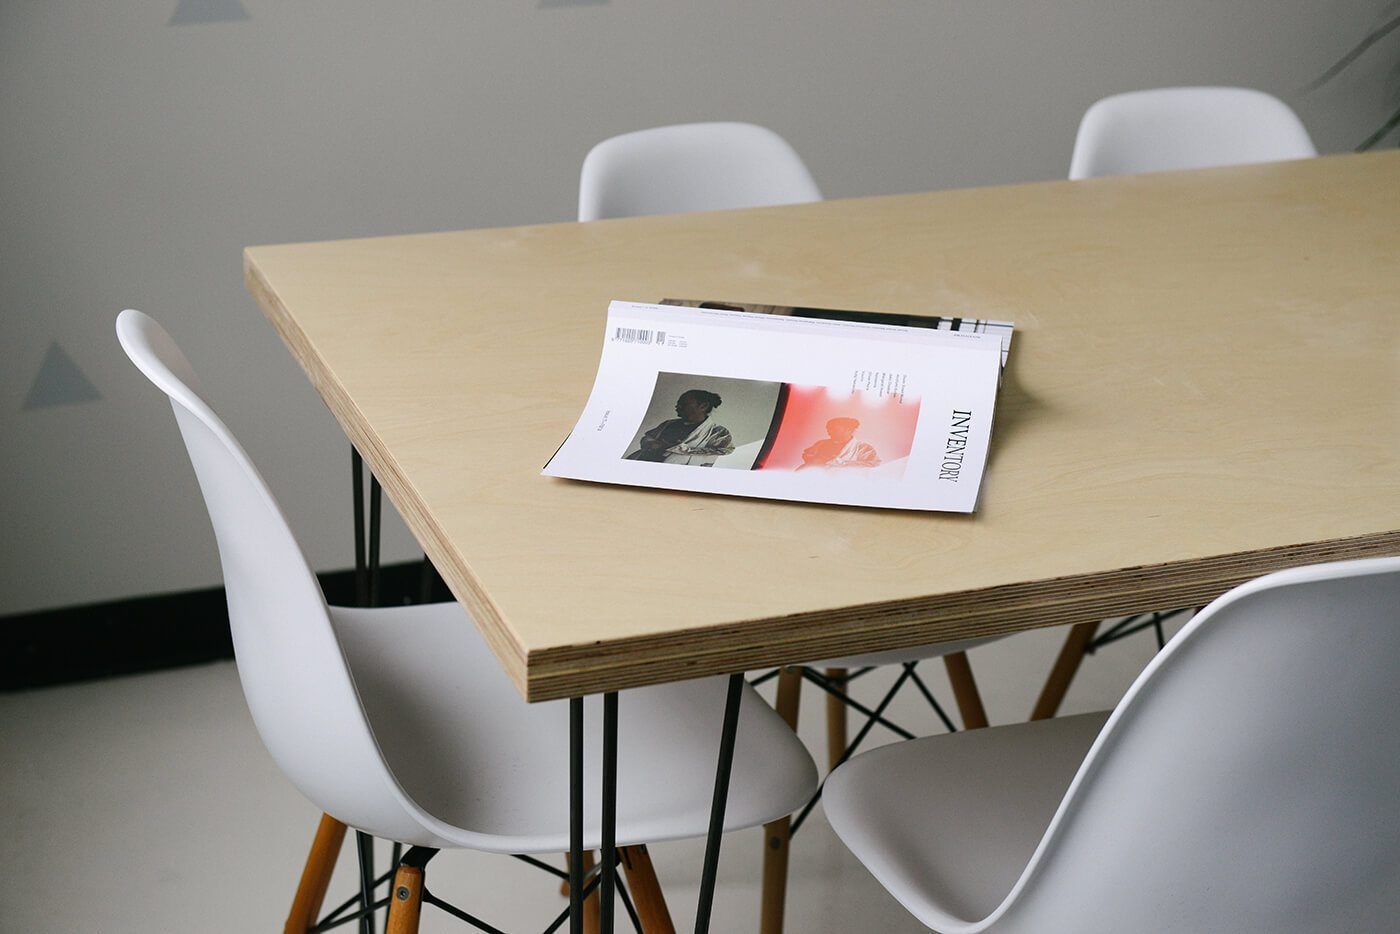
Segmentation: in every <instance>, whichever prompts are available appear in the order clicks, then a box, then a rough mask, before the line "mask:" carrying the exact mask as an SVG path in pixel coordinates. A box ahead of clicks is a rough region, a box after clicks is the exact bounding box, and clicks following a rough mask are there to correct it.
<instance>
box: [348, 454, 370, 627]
mask: <svg viewBox="0 0 1400 934" xmlns="http://www.w3.org/2000/svg"><path fill="white" fill-rule="evenodd" d="M350 482H351V484H352V485H353V487H354V489H353V491H352V493H353V497H354V504H355V505H354V509H355V605H356V606H366V605H368V604H369V577H368V575H366V574H365V462H364V460H363V459H362V458H361V457H360V452H359V451H358V450H357V449H356V448H355V446H354V445H353V444H352V445H351V446H350Z"/></svg>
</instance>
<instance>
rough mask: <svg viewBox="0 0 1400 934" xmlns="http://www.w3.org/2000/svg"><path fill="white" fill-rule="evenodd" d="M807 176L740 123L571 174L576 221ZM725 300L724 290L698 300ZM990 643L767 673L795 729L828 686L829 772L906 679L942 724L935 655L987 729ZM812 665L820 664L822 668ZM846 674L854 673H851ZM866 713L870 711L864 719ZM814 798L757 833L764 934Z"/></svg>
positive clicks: (644, 136)
mask: <svg viewBox="0 0 1400 934" xmlns="http://www.w3.org/2000/svg"><path fill="white" fill-rule="evenodd" d="M821 197H822V195H821V191H820V190H819V189H818V187H817V184H816V182H815V181H813V180H812V175H811V173H810V172H808V171H807V167H806V166H805V165H804V164H803V162H802V159H801V157H800V156H798V154H797V152H796V151H795V150H794V149H793V148H792V146H790V145H789V144H788V143H787V141H786V140H784V139H783V138H782V137H781V136H779V135H778V134H777V133H774V132H773V131H772V130H769V129H766V128H764V127H760V126H754V125H752V124H748V123H691V124H683V125H679V126H664V127H656V128H654V129H650V130H639V131H637V132H635V133H626V134H623V135H622V136H614V137H613V138H611V139H607V140H604V141H603V142H601V143H599V144H598V145H596V146H594V147H593V149H592V150H591V151H590V152H589V153H588V156H587V157H586V158H585V159H584V161H583V171H582V173H581V175H580V178H579V209H578V219H579V220H580V221H592V220H600V219H604V218H610V217H630V216H636V215H647V214H668V213H678V212H684V211H717V210H722V209H729V208H752V207H764V206H767V205H775V204H794V203H803V202H811V201H820V200H821ZM696 297H698V298H706V299H715V300H721V301H722V300H724V299H726V298H730V297H732V296H722V295H715V296H696ZM990 641H992V640H991V639H974V640H969V641H966V642H958V643H943V644H937V645H928V646H923V647H921V648H917V649H905V650H902V651H896V652H880V653H875V654H870V655H858V656H851V657H847V658H836V659H826V660H824V661H814V662H811V663H809V664H807V665H802V666H797V667H794V668H790V669H787V670H784V671H782V672H775V673H773V674H774V675H776V676H777V677H778V678H779V681H778V696H777V702H776V703H777V709H778V710H779V712H780V713H782V715H783V716H784V718H785V719H786V720H787V721H788V722H789V723H790V724H792V725H793V726H794V727H795V726H796V723H797V716H798V707H799V703H798V699H799V697H800V687H801V681H802V679H804V678H805V679H806V680H808V681H810V682H812V683H814V684H816V685H818V686H819V687H821V688H822V689H823V690H825V691H827V692H828V703H827V707H826V715H827V760H828V763H829V764H830V766H831V767H832V768H834V767H835V766H836V765H837V764H839V763H841V762H843V761H845V759H846V758H847V757H848V756H850V755H851V754H852V753H853V751H854V750H855V748H856V746H858V745H859V743H860V742H861V741H862V740H863V739H864V737H865V736H866V734H867V733H868V732H869V730H870V728H871V727H872V726H873V725H875V724H876V723H879V724H882V725H885V726H887V727H889V728H891V729H893V730H895V732H896V733H898V734H899V735H901V736H905V737H907V736H910V735H912V734H910V733H908V731H906V730H904V729H903V728H902V727H899V726H898V725H897V724H891V723H890V722H889V721H888V720H887V719H885V718H884V716H883V714H884V711H885V707H886V706H887V705H888V704H889V702H890V701H891V700H893V698H894V696H895V694H896V692H897V691H898V690H899V689H900V688H901V687H902V686H904V685H906V684H908V683H913V684H914V685H915V686H916V687H918V688H919V690H920V691H921V692H922V693H923V695H924V696H925V697H926V698H927V699H928V701H929V702H930V704H931V705H932V706H933V708H934V710H935V712H936V713H937V714H938V716H939V717H940V718H941V719H942V721H943V723H944V725H945V726H947V728H948V729H950V730H951V729H953V724H952V721H951V720H949V719H948V718H947V716H946V714H944V712H943V709H942V708H941V707H940V706H939V705H938V702H937V701H936V700H935V699H934V698H933V695H932V694H931V693H930V692H929V691H928V688H927V686H926V685H925V684H924V683H923V681H922V679H921V678H920V677H919V674H918V672H917V671H915V666H916V665H917V664H918V662H919V661H921V660H924V659H929V658H935V657H942V658H943V659H944V661H945V664H946V666H947V668H948V674H949V678H950V680H951V681H952V683H953V687H954V691H955V694H956V697H957V700H958V705H959V708H960V711H961V713H962V716H963V721H964V725H965V726H969V727H980V726H985V725H986V714H985V713H984V712H983V710H982V701H981V698H980V697H979V696H978V692H977V684H976V682H975V681H974V680H973V677H972V669H971V667H970V666H969V665H968V662H967V656H966V655H965V654H964V653H965V652H966V650H967V649H970V648H972V647H973V646H976V645H981V644H983V643H985V642H990ZM890 664H901V665H903V666H904V671H903V672H902V673H901V674H900V676H899V678H898V680H896V682H895V684H894V687H893V688H892V689H890V690H888V691H887V692H886V693H885V695H884V697H883V698H882V699H881V700H880V701H879V702H878V703H877V704H876V705H874V707H873V708H872V707H868V706H866V705H864V704H861V703H859V702H858V701H855V700H854V699H852V698H851V697H849V695H848V694H847V692H846V690H845V689H846V688H847V686H848V684H849V679H850V678H851V677H855V676H858V675H859V674H862V673H864V672H865V671H868V670H869V669H871V668H874V667H877V666H881V665H890ZM817 669H824V671H825V674H821V673H818V671H817ZM852 672H854V674H852ZM848 706H850V707H852V708H853V709H855V710H857V711H858V712H859V713H861V714H863V715H864V716H865V717H866V718H867V719H866V722H865V724H864V726H863V727H862V729H861V730H860V731H859V732H858V733H857V735H856V739H855V741H854V742H853V743H848V741H847V733H846V710H847V707H848ZM872 715H873V716H872ZM815 801H816V799H815V796H813V798H812V799H811V800H809V801H808V802H807V803H806V807H804V809H803V810H802V812H801V813H800V814H798V816H797V818H796V820H795V821H790V820H789V819H788V818H786V817H784V818H782V819H781V820H779V821H776V822H774V823H772V824H771V825H769V826H768V827H766V828H765V829H764V849H763V854H764V870H763V879H764V882H763V907H762V934H778V932H780V931H781V930H782V926H783V907H784V902H785V892H786V885H787V844H788V838H789V836H790V834H791V833H793V832H795V831H796V829H797V827H798V826H799V825H800V824H801V822H802V820H803V819H804V818H805V817H806V815H807V813H808V812H809V811H810V809H811V807H812V805H813V804H815Z"/></svg>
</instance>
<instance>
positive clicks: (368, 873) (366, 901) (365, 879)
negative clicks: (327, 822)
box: [355, 830, 393, 934]
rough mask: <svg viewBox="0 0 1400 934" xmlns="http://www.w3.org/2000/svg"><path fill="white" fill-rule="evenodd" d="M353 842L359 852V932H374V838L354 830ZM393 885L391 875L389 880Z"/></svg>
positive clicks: (370, 933) (361, 933)
mask: <svg viewBox="0 0 1400 934" xmlns="http://www.w3.org/2000/svg"><path fill="white" fill-rule="evenodd" d="M355 844H356V847H357V849H358V850H359V853H360V907H361V908H362V909H363V910H364V914H362V915H360V934H374V912H373V911H370V910H369V906H370V905H373V904H374V838H373V837H371V836H370V835H369V834H367V833H365V832H364V831H363V830H357V831H355ZM389 884H390V885H393V880H392V877H391V879H390V882H389Z"/></svg>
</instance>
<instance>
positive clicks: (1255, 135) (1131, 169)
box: [1069, 88, 1317, 179]
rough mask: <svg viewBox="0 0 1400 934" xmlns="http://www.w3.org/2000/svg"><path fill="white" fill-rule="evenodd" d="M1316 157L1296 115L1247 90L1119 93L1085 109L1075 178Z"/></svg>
mask: <svg viewBox="0 0 1400 934" xmlns="http://www.w3.org/2000/svg"><path fill="white" fill-rule="evenodd" d="M1315 155H1317V149H1316V148H1315V147H1314V146H1313V143H1312V140H1311V139H1310V138H1309V137H1308V131H1307V129H1306V128H1304V126H1303V123H1302V121H1300V120H1299V119H1298V115H1297V114H1295V113H1294V112H1293V111H1292V110H1290V109H1289V107H1288V105H1287V104H1285V103H1284V102H1283V101H1281V100H1279V99H1278V98H1276V97H1272V96H1270V95H1268V94H1265V93H1264V92H1263V91H1253V90H1250V89H1248V88H1157V89H1155V90H1150V91H1133V92H1131V93H1128V94H1116V95H1114V96H1113V97H1105V98H1104V99H1103V100H1101V101H1098V102H1097V103H1095V104H1094V105H1093V106H1092V107H1090V108H1089V109H1088V110H1087V111H1085V113H1084V119H1083V120H1081V121H1080V123H1079V135H1078V137H1077V138H1076V139H1075V141H1074V155H1073V157H1072V158H1071V159H1070V168H1069V177H1070V178H1075V179H1077V178H1094V177H1096V176H1100V175H1131V174H1133V173H1136V172H1161V171H1167V170H1171V169H1203V168H1209V167H1211V166H1218V165H1238V164H1241V163H1246V162H1278V161H1282V160H1284V159H1306V158H1308V157H1309V156H1315Z"/></svg>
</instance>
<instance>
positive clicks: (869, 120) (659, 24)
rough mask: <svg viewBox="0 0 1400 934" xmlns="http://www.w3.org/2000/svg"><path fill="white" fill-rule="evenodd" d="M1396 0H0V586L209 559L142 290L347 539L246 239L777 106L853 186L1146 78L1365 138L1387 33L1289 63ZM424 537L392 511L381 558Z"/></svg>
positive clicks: (535, 215)
mask: <svg viewBox="0 0 1400 934" xmlns="http://www.w3.org/2000/svg"><path fill="white" fill-rule="evenodd" d="M1385 6H1386V4H1384V3H1383V2H1382V0H1330V2H1322V0H1313V2H1306V0H1174V2H1166V3H1164V2H1160V0H1156V2H1149V0H1036V2H1032V0H982V2H967V0H960V2H959V0H885V2H861V3H846V4H836V3H831V2H824V3H816V2H809V3H801V2H797V0H766V2H762V3H755V2H753V0H690V2H685V3H681V2H644V0H612V2H598V0H592V2H580V0H573V2H570V0H431V2H430V0H399V2H395V3H386V2H379V3H371V2H367V0H336V2H331V0H297V2H295V3H279V2H275V0H241V2H240V0H132V2H125V3H120V2H116V3H114V2H98V0H3V2H0V260H2V261H0V316H3V318H2V320H3V321H4V324H5V344H4V352H3V353H4V356H3V364H0V490H3V494H0V496H3V500H2V501H0V502H2V503H3V512H2V513H0V568H3V587H0V614H5V613H17V612H21V611H26V610H31V609H37V608H43V607H51V606H60V605H67V604H76V603H83V602H88V601H96V600H104V599H111V598H116V597H120V596H126V595H133V594H141V593H151V592H157V591H166V590H175V589H181V588H187V587H197V586H207V585H211V584H214V583H216V582H217V580H218V566H217V563H216V557H215V554H214V550H213V544H212V540H211V537H210V535H209V532H208V526H207V521H206V519H205V518H204V515H203V512H202V506H201V505H200V503H199V501H198V499H197V491H196V488H195V485H194V481H193V478H192V476H191V474H190V472H189V468H188V466H187V465H186V464H185V462H184V455H183V453H182V451H181V449H180V447H179V442H178V438H177V435H176V432H175V426H174V424H173V421H172V420H171V419H170V418H169V417H168V415H167V414H166V412H165V410H164V406H163V404H162V403H161V401H160V399H159V398H158V396H157V394H156V392H155V391H154V390H153V389H151V388H149V387H148V386H147V385H145V384H144V383H143V381H142V380H141V379H140V378H139V377H138V376H137V375H136V373H135V372H134V371H133V370H132V369H131V368H130V367H129V366H128V365H127V364H126V362H125V360H124V358H123V357H122V356H121V354H120V352H119V350H118V348H117V346H116V343H115V340H114V338H113V336H112V321H113V318H114V316H115V315H116V313H117V311H118V310H120V309H121V308H123V307H126V306H135V307H139V308H142V309H144V310H146V311H148V312H150V313H152V314H154V315H155V316H157V317H158V318H159V319H160V320H162V321H163V322H164V323H165V324H166V325H167V326H168V327H169V328H170V330H171V331H172V332H173V333H174V334H175V336H176V338H177V339H178V340H179V341H180V342H181V343H182V344H184V346H185V348H186V350H187V352H188V353H189V355H190V357H191V358H192V359H193V360H194V361H195V363H196V365H197V366H198V367H199V368H200V370H201V371H202V372H203V375H204V377H205V382H206V383H207V384H208V386H209V388H210V389H211V390H212V392H213V394H214V395H215V397H216V398H217V399H218V400H219V402H220V403H221V406H222V409H223V412H224V415H225V417H226V418H227V420H228V421H229V423H230V425H231V426H232V427H233V429H234V430H235V431H236V432H238V433H239V434H240V435H241V437H242V439H243V441H244V443H245V444H246V445H247V447H248V449H249V451H250V453H251V454H252V456H253V458H254V459H255V460H256V461H257V462H258V463H259V464H260V465H261V466H262V468H263V470H264V473H265V474H266V475H267V478H268V480H269V482H270V483H271V485H272V487H273V489H274V490H275V491H276V492H277V493H278V494H279V496H280V497H281V499H282V501H283V503H284V504H285V505H286V507H287V509H288V512H289V513H290V516H291V518H292V521H293V522H294V524H295V525H296V527H297V529H298V531H299V533H300V535H301V538H302V541H303V544H304V545H305V546H306V548H307V550H308V552H309V555H310V558H311V560H312V562H313V564H314V565H315V566H317V567H318V568H339V567H345V566H347V565H348V564H349V559H350V542H351V536H350V529H349V495H348V472H349V471H348V464H347V461H348V454H347V447H346V443H345V441H344V439H343V437H342V436H341V435H340V433H339V431H338V429H337V427H336V426H335V424H334V422H333V421H332V419H331V418H330V416H329V415H328V414H327V412H326V411H325V410H324V408H323V407H322V405H321V403H320V402H319V400H318V399H317V398H316V396H315V394H314V393H313V392H312V391H311V389H310V388H309V386H308V385H307V383H306V381H305V379H304V378H303V377H302V376H301V374H300V372H299V370H298V369H297V368H296V366H295V365H294V364H293V363H292V361H291V360H290V358H289V357H288V355H287V353H286V352H285V351H284V350H283V348H282V347H281V345H280V343H279V342H278V340H277V338H276V337H275V336H274V335H273V332H272V330H271V329H270V328H269V327H268V325H267V324H266V323H265V322H264V321H263V319H262V317H261V315H260V314H259V312H258V310H257V308H256V307H255V306H254V304H253V302H252V300H251V299H250V298H249V297H248V296H247V295H246V294H245V293H244V291H243V286H242V281H241V274H240V265H239V264H240V255H239V254H240V249H241V248H242V247H243V246H244V245H246V244H252V243H267V242H279V241H290V240H306V239H324V238H332V237H348V236H362V235H367V234H388V233H399V232H405V231H418V230H434V229H447V228H460V227H479V226H496V225H507V224H523V223H533V222H541V221H556V220H566V219H569V217H570V215H571V214H572V212H573V210H574V206H575V185H576V182H577V171H578V166H579V163H580V160H581V159H582V158H583V155H584V153H585V152H586V151H587V150H588V148H589V146H590V145H591V144H592V143H594V142H596V141H598V140H600V139H602V138H604V137H606V136H609V135H612V134H614V133H619V132H622V131H626V130H632V129H637V128H640V127H645V126H651V125H655V124H661V123H669V122H679V121H690V120H708V119H739V120H749V121H753V122H757V123H763V124H767V125H769V126H772V127H773V128H775V129H777V130H778V131H779V132H780V133H782V134H783V135H784V136H786V137H787V138H788V139H789V140H791V141H792V143H793V144H794V145H795V146H796V147H797V149H798V150H799V151H800V152H801V153H802V154H803V155H804V157H805V158H806V159H807V160H808V162H809V164H810V166H811V169H812V172H813V174H814V175H815V176H816V178H817V180H818V182H819V183H820V184H821V186H822V187H823V189H824V190H825V191H826V192H827V193H828V195H830V196H831V197H848V196H855V195H865V194H879V193H890V192H901V191H916V190H927V189H933V188H944V187H955V186H965V185H982V184H997V183H1004V182H1014V181H1022V180H1028V179H1044V178H1053V177H1056V176H1059V175H1061V174H1062V173H1063V172H1064V170H1065V168H1066V165H1067V163H1068V159H1069V153H1070V146H1071V143H1072V140H1073V136H1074V130H1075V125H1076V122H1077V121H1078V118H1079V115H1080V113H1081V112H1082V111H1083V109H1084V107H1085V106H1086V105H1088V104H1089V103H1091V102H1092V101H1093V100H1094V99H1096V98H1098V97H1100V96H1102V95H1105V94H1109V93H1112V92H1116V91H1122V90H1128V89H1133V88H1140V87H1149V86H1156V85H1169V84H1191V83H1196V84H1217V83H1218V84H1241V85H1249V86H1253V87H1258V88H1262V89H1264V90H1268V91H1271V92H1273V93H1275V94H1278V95H1280V96H1283V97H1284V98H1285V99H1287V100H1289V101H1290V102H1291V103H1293V104H1294V105H1295V106H1296V107H1297V109H1298V110H1299V112H1300V114H1301V115H1302V117H1303V119H1304V121H1305V122H1306V123H1307V124H1308V126H1309V128H1310V129H1311V131H1312V132H1313V135H1314V137H1315V139H1316V141H1317V143H1318V145H1319V147H1320V148H1321V149H1322V150H1323V151H1338V150H1344V149H1348V148H1350V147H1351V146H1352V145H1354V144H1355V143H1356V142H1357V141H1358V140H1360V139H1361V138H1362V137H1363V136H1364V135H1365V134H1366V132H1367V131H1368V130H1369V129H1370V128H1371V127H1372V126H1373V125H1374V124H1376V123H1378V122H1379V120H1380V119H1381V117H1382V116H1383V114H1384V113H1385V112H1386V110H1387V108H1386V103H1387V100H1388V97H1387V94H1388V91H1389V88H1388V87H1387V83H1388V66H1389V63H1390V61H1391V60H1393V54H1392V55H1386V54H1382V55H1381V56H1379V57H1375V56H1373V57H1371V58H1369V59H1368V60H1366V61H1364V62H1363V63H1362V67H1360V68H1359V69H1358V70H1356V71H1355V72H1354V73H1351V74H1348V75H1346V76H1344V77H1343V78H1342V79H1341V80H1339V81H1338V82H1337V83H1336V84H1335V85H1334V86H1332V87H1329V88H1326V89H1324V90H1323V91H1321V92H1318V93H1315V94H1312V95H1308V96H1304V97H1300V96H1299V95H1298V93H1297V89H1298V88H1300V87H1301V86H1303V85H1304V84H1305V83H1306V82H1307V81H1308V80H1310V79H1311V78H1313V77H1314V76H1315V75H1317V74H1318V73H1319V72H1321V71H1322V70H1323V69H1324V68H1325V67H1326V66H1327V65H1328V64H1330V63H1331V61H1332V60H1333V59H1334V58H1335V57H1337V56H1338V55H1339V54H1340V53H1341V52H1342V51H1343V50H1344V49H1345V48H1346V47H1348V46H1349V45H1350V44H1351V43H1352V42H1354V41H1355V40H1356V39H1357V38H1359V37H1360V36H1361V35H1363V34H1364V33H1365V31H1366V30H1367V29H1368V28H1369V27H1370V26H1371V25H1373V24H1374V22H1375V21H1376V18H1377V17H1378V15H1380V13H1381V12H1382V10H1383V8H1384V7H1385ZM209 20H213V21H209ZM219 20H222V21H219ZM598 313H599V314H600V315H601V314H602V313H603V309H602V308H599V309H598ZM55 344H57V347H58V348H59V351H57V352H56V351H53V350H52V348H53V347H54V345H55ZM65 355H66V358H67V360H69V361H71V363H72V364H73V367H72V368H68V367H65V366H64V365H63V364H64V362H65V361H64V359H62V358H63V357H64V356H65ZM46 358H47V360H48V364H49V365H48V367H47V368H46V367H45V361H46ZM84 380H86V384H85V383H84ZM95 396H96V397H100V398H93V397H95ZM414 551H415V550H414V547H413V544H412V541H411V539H410V538H409V536H408V535H407V533H406V531H404V530H403V528H402V527H401V526H399V525H398V524H397V523H393V524H391V526H390V530H389V536H388V547H387V553H386V560H395V559H401V558H407V557H410V556H411V555H413V554H414Z"/></svg>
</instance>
